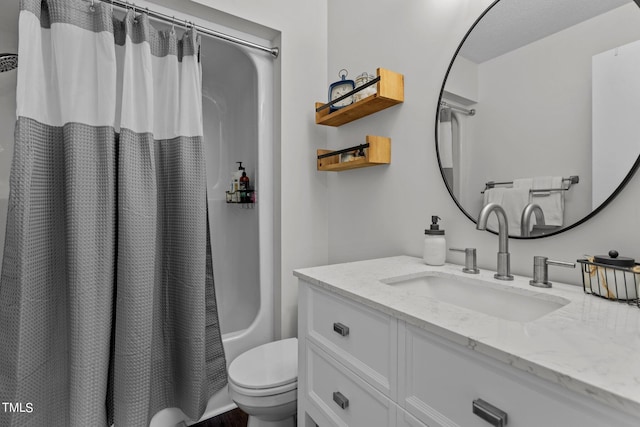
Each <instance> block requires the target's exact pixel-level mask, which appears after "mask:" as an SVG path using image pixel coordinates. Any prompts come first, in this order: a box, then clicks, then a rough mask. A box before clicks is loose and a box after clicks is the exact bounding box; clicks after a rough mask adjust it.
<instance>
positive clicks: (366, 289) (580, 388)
mask: <svg viewBox="0 0 640 427" xmlns="http://www.w3.org/2000/svg"><path fill="white" fill-rule="evenodd" d="M579 267H580V265H577V267H576V274H581V272H580V270H579ZM427 272H432V274H433V275H451V274H454V275H459V276H460V277H465V276H466V277H467V278H468V277H469V276H473V277H472V278H477V279H481V280H483V281H485V282H487V283H489V282H491V283H494V284H496V285H500V286H507V287H510V288H511V290H513V291H514V292H516V293H517V292H520V293H527V294H530V293H531V292H534V293H536V294H538V295H539V296H540V297H541V298H546V299H551V300H553V299H556V300H557V299H558V298H564V299H566V300H568V301H570V302H569V303H568V304H566V305H564V306H563V307H561V308H559V309H557V310H555V311H553V312H551V313H549V314H546V315H544V316H542V317H540V318H538V319H536V320H532V321H529V322H516V321H508V320H504V319H499V318H497V317H494V316H491V315H488V314H483V313H480V312H477V311H472V310H468V309H465V308H462V307H459V306H457V305H453V304H447V303H444V302H440V301H437V300H435V299H432V298H428V297H421V296H417V295H413V294H411V293H408V292H406V291H402V290H401V289H399V288H397V287H394V286H389V285H388V284H385V283H384V282H382V281H383V280H384V281H386V280H388V279H390V278H393V277H407V278H409V277H412V276H416V277H417V276H420V275H424V273H427ZM493 274H494V272H493V271H488V270H481V272H480V274H476V275H468V274H464V273H462V271H461V266H459V265H454V264H446V265H444V266H442V267H433V266H427V265H425V264H423V263H422V259H420V258H414V257H410V256H397V257H391V258H381V259H373V260H367V261H358V262H351V263H344V264H334V265H327V266H321V267H311V268H304V269H299V270H296V271H294V275H295V276H296V277H298V278H300V279H302V280H304V281H306V282H309V283H311V284H313V285H316V286H319V287H322V288H324V289H327V290H330V291H332V292H334V293H336V294H339V295H343V296H345V297H348V298H350V299H352V300H355V301H357V302H360V303H362V304H365V305H367V306H370V307H372V308H375V309H377V310H380V311H382V312H385V313H387V314H389V315H392V316H394V317H396V318H398V319H401V320H404V321H406V322H407V323H409V324H412V325H415V326H418V327H420V328H423V329H425V330H428V331H430V332H432V333H435V334H437V335H439V336H441V337H443V338H446V339H448V340H450V341H453V342H456V343H458V344H461V345H463V346H466V347H468V348H469V349H471V350H473V351H476V352H479V353H482V354H485V355H487V356H489V357H492V358H494V359H497V360H500V361H502V362H504V363H507V364H509V365H511V366H513V367H515V368H518V369H521V370H523V371H525V372H528V373H530V374H533V375H535V376H537V377H540V378H544V379H546V380H549V381H552V382H554V383H556V384H559V385H560V386H562V387H565V388H567V389H570V390H573V391H576V392H578V393H580V394H583V395H587V396H590V397H592V398H594V399H596V400H599V401H600V402H602V403H604V404H606V405H608V406H610V407H613V408H615V409H619V410H621V411H623V412H625V413H627V414H630V415H633V416H638V417H640V308H638V307H637V306H634V305H628V304H625V303H619V302H615V301H609V300H606V299H604V298H599V297H596V296H593V295H588V294H585V293H584V292H583V289H582V287H579V286H574V285H567V284H561V283H556V282H554V283H553V287H552V288H535V287H532V286H530V285H529V280H530V278H529V277H523V276H515V279H514V280H513V281H508V282H506V281H501V280H496V279H494V278H493ZM552 281H553V280H552ZM469 297H470V298H473V295H470V296H469Z"/></svg>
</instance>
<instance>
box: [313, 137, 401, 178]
mask: <svg viewBox="0 0 640 427" xmlns="http://www.w3.org/2000/svg"><path fill="white" fill-rule="evenodd" d="M317 157H318V160H317V167H318V170H319V171H332V172H339V171H343V170H348V169H357V168H364V167H367V166H376V165H386V164H389V163H391V138H387V137H384V136H375V135H367V137H366V144H360V145H357V146H355V147H349V148H345V149H342V150H317Z"/></svg>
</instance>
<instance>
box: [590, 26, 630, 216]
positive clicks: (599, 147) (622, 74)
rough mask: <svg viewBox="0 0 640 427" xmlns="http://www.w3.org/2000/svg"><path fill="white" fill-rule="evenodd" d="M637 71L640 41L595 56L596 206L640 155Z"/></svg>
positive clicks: (594, 179)
mask: <svg viewBox="0 0 640 427" xmlns="http://www.w3.org/2000/svg"><path fill="white" fill-rule="evenodd" d="M639 39H640V37H639ZM638 69H640V41H634V42H633V43H629V44H625V45H624V46H616V48H615V49H612V50H609V51H607V52H603V53H601V54H599V55H595V56H594V57H593V140H592V147H593V150H592V152H593V162H592V164H593V197H592V202H593V206H598V205H599V204H600V203H601V202H602V201H604V200H605V199H607V198H608V197H609V194H611V191H612V190H613V189H615V188H616V187H617V185H618V183H619V182H620V181H621V180H622V179H623V178H624V174H625V170H629V168H630V167H631V166H632V165H633V162H634V161H635V160H636V157H637V156H635V154H639V153H640V144H639V143H638V135H640V121H638V111H640V98H639V97H638V94H639V93H640V80H639V79H638Z"/></svg>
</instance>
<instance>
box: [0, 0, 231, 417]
mask: <svg viewBox="0 0 640 427" xmlns="http://www.w3.org/2000/svg"><path fill="white" fill-rule="evenodd" d="M92 3H93V2H88V1H83V0H21V12H20V18H19V19H20V22H19V24H20V30H19V31H20V33H19V58H20V65H19V68H18V87H17V116H18V118H17V124H16V129H15V135H16V141H15V153H14V159H13V164H12V170H11V179H10V186H11V190H10V196H9V213H8V219H7V233H6V242H5V251H4V260H3V265H2V275H1V277H0V401H2V402H11V406H7V405H4V410H2V409H3V408H0V425H2V426H12V425H21V426H22V425H25V426H38V427H39V426H44V425H46V426H65V427H66V426H82V427H87V426H91V427H97V426H107V425H109V424H111V423H112V422H113V423H115V426H127V427H132V426H148V425H149V421H150V419H151V417H152V416H153V415H154V414H155V413H156V412H157V411H158V410H160V409H162V408H166V407H179V408H181V409H182V410H183V411H184V413H185V414H186V415H187V416H189V417H190V418H192V419H196V418H198V417H199V416H201V414H202V413H203V412H204V409H205V406H206V402H207V399H208V397H209V396H211V395H212V394H213V393H214V392H215V391H217V390H219V389H220V388H221V387H223V386H224V385H225V384H226V381H227V377H226V362H225V358H224V352H223V347H222V341H221V337H220V328H219V325H218V315H217V309H216V299H215V291H214V284H213V271H212V260H211V250H210V243H209V233H208V230H209V228H208V224H207V212H206V209H207V208H206V184H205V164H204V153H203V141H202V110H201V93H200V92H201V75H200V73H201V70H200V63H199V37H198V36H197V35H196V34H195V31H187V32H186V33H185V34H184V36H183V37H182V39H181V40H178V38H177V36H176V34H175V32H173V31H157V30H155V29H154V28H153V27H152V26H151V25H150V24H149V19H148V16H146V15H144V14H143V15H137V16H136V15H135V13H134V12H132V11H129V12H128V13H127V14H126V16H125V17H124V19H123V20H119V19H116V18H114V17H113V13H112V12H113V11H112V8H111V7H110V6H109V4H104V3H100V2H98V1H96V2H95V5H93V4H92Z"/></svg>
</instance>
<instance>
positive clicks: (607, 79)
mask: <svg viewBox="0 0 640 427" xmlns="http://www.w3.org/2000/svg"><path fill="white" fill-rule="evenodd" d="M639 69H640V8H639V7H638V6H637V5H636V4H635V3H634V2H633V1H631V0H538V1H535V2H532V1H530V0H501V1H497V2H495V3H494V4H493V5H492V6H491V7H490V8H489V9H488V11H487V12H486V13H485V15H484V16H483V17H481V18H480V19H479V20H478V22H477V23H476V25H475V27H474V28H472V30H470V32H469V33H468V35H467V37H466V39H465V40H464V41H463V43H462V44H461V46H460V49H459V51H458V53H457V55H456V56H455V57H454V59H453V61H452V64H451V67H450V70H449V72H448V74H447V77H446V79H445V83H444V85H443V90H442V95H441V99H440V108H439V114H438V122H437V135H436V136H437V138H436V139H437V151H438V160H439V163H440V167H441V170H442V175H443V178H444V180H445V183H446V185H447V187H448V189H449V192H450V193H451V195H452V196H453V198H454V199H455V201H456V203H457V204H458V206H459V207H460V208H461V209H462V210H463V212H464V213H465V214H466V215H467V216H468V217H469V218H470V219H472V220H473V221H476V219H477V216H478V213H479V212H480V210H481V209H482V207H483V206H484V205H485V204H487V203H499V204H500V205H502V206H503V207H504V209H505V211H506V212H507V217H508V220H509V221H508V223H509V235H510V236H511V237H541V236H545V235H551V234H556V233H558V232H561V231H563V230H566V229H568V228H571V227H573V226H575V225H577V224H578V223H581V222H583V221H584V220H586V219H588V218H590V217H591V216H593V215H594V214H595V213H597V212H598V211H599V210H601V209H602V208H603V207H604V206H605V205H606V204H607V203H608V202H609V201H610V200H611V199H613V197H614V196H615V195H616V194H617V193H618V192H619V191H620V190H621V189H622V187H623V186H624V183H626V180H628V179H630V177H631V175H632V174H633V172H634V171H635V168H636V166H635V165H636V162H637V159H638V156H639V154H640V139H639V138H638V135H640V119H639V117H640V78H638V75H639V74H638V70H639ZM538 208H539V209H538ZM539 211H541V212H542V215H540V212H539ZM523 213H525V214H526V218H524V219H523ZM523 224H524V225H523ZM488 228H489V229H492V230H494V231H496V230H497V223H494V224H491V223H490V224H489V225H488Z"/></svg>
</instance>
